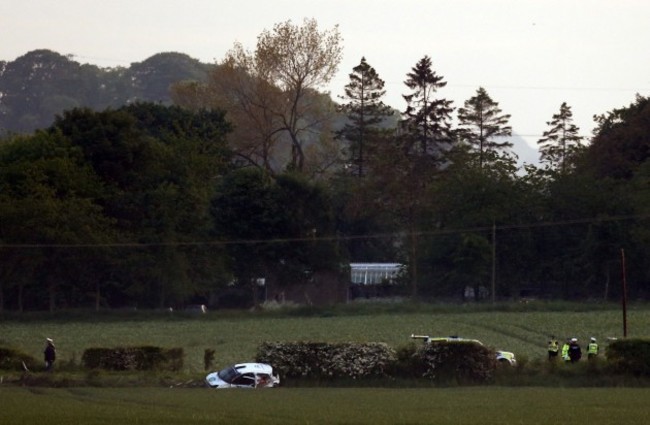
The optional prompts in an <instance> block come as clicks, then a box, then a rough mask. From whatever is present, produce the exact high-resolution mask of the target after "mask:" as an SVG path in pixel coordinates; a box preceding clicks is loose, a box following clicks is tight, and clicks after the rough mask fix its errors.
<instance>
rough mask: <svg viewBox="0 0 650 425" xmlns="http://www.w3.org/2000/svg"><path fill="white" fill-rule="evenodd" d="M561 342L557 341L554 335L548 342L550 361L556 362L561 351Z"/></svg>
mask: <svg viewBox="0 0 650 425" xmlns="http://www.w3.org/2000/svg"><path fill="white" fill-rule="evenodd" d="M559 348H560V346H559V342H558V341H557V339H555V336H554V335H551V339H549V340H548V360H549V361H554V360H555V359H556V358H557V353H558V350H559Z"/></svg>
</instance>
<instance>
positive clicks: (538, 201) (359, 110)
mask: <svg viewBox="0 0 650 425" xmlns="http://www.w3.org/2000/svg"><path fill="white" fill-rule="evenodd" d="M341 53H342V41H341V37H340V34H339V32H338V28H337V27H334V28H332V29H328V30H320V29H319V28H318V25H317V23H316V21H315V20H305V21H303V22H302V24H294V23H292V22H291V21H287V22H283V23H279V24H277V25H275V26H274V27H273V28H272V29H271V30H265V31H264V32H263V33H262V34H260V36H259V37H258V41H257V45H256V46H255V49H254V50H253V51H250V50H247V49H246V48H244V46H242V45H240V44H235V45H234V47H233V48H232V49H231V50H230V51H229V52H227V54H226V55H225V57H224V59H223V60H222V61H220V62H219V63H217V64H215V65H214V66H211V67H210V68H209V69H207V70H206V71H205V74H204V76H205V78H184V79H179V80H176V81H174V82H172V83H171V86H170V90H169V99H170V102H169V104H166V103H162V102H159V103H151V102H138V101H130V102H129V101H125V102H123V103H122V104H120V106H116V105H107V106H109V107H108V108H107V109H100V110H97V109H93V108H92V107H82V106H79V107H77V105H72V106H73V107H71V108H69V109H66V110H65V112H63V113H62V114H60V115H58V116H57V117H56V119H55V120H54V122H53V123H52V124H48V125H45V126H43V127H42V129H38V130H34V131H31V132H25V133H23V134H14V133H13V132H10V133H8V134H6V135H5V136H4V137H3V138H2V140H1V141H0V164H2V166H1V167H0V170H1V171H0V256H1V258H2V263H1V264H2V267H1V269H0V307H2V308H7V309H15V310H21V311H22V310H25V309H47V308H49V309H50V310H53V309H55V308H61V307H82V306H83V307H88V306H91V305H92V306H94V307H95V308H101V307H120V306H127V305H128V306H132V305H138V306H144V307H165V306H170V305H174V306H183V305H185V304H188V303H194V302H209V300H210V296H211V294H214V293H215V292H218V291H220V290H223V288H233V287H235V288H244V289H246V291H248V292H249V293H250V294H251V299H255V298H256V296H257V295H256V291H257V290H258V289H259V286H258V285H257V283H256V282H258V279H259V278H260V277H265V278H267V279H269V280H272V281H274V282H275V283H276V284H278V285H300V284H305V283H307V282H309V281H310V279H311V278H312V277H313V275H314V274H315V273H318V272H321V271H329V272H336V273H340V274H341V276H342V278H345V277H344V276H345V265H346V264H349V263H350V262H402V263H404V264H405V265H406V266H407V270H408V276H407V277H406V278H405V281H404V282H403V287H404V288H407V290H406V293H407V294H408V295H409V296H411V297H414V298H423V299H450V298H458V297H459V296H460V294H461V293H463V292H464V291H465V290H466V288H472V289H473V291H472V293H473V294H474V296H475V297H476V298H477V299H479V298H481V296H482V295H481V294H485V293H487V294H490V295H492V296H493V297H494V298H511V297H518V296H520V295H521V294H523V293H528V294H534V295H536V296H544V297H553V298H562V299H573V298H580V299H585V298H594V299H603V300H612V299H617V298H618V297H620V296H621V295H622V294H621V285H620V283H621V273H622V259H623V256H624V257H625V259H626V261H625V264H626V270H625V272H626V276H627V283H628V290H629V291H630V293H631V296H634V297H645V296H647V288H648V286H647V285H648V282H649V280H650V275H649V273H648V271H647V269H646V268H645V267H644V266H643V265H644V264H645V262H646V261H647V260H648V258H647V257H648V254H647V252H646V251H647V250H646V249H645V247H646V246H647V243H648V238H649V237H650V234H649V233H648V231H647V221H648V211H649V207H650V186H649V185H648V179H649V176H650V174H649V168H648V167H649V166H648V161H647V158H648V153H649V150H648V146H650V128H649V127H650V125H649V124H648V123H649V122H650V119H649V118H650V101H649V99H648V98H646V97H642V96H637V98H636V99H634V101H633V102H632V103H631V104H630V105H629V106H628V107H624V108H620V109H614V110H612V111H610V112H606V113H604V114H602V115H600V116H597V117H595V123H596V129H595V131H594V137H593V139H592V140H588V141H587V140H583V139H582V138H581V137H580V136H579V135H578V134H579V129H578V128H577V127H576V126H575V125H574V124H573V122H572V111H571V107H570V106H569V105H567V104H566V103H562V104H561V105H560V108H559V111H558V112H557V114H554V115H553V116H552V117H550V120H549V121H548V122H547V124H548V130H547V131H545V132H544V134H543V136H542V137H541V138H540V140H539V141H538V145H539V151H540V165H539V166H533V165H526V166H524V170H520V169H518V167H517V164H516V155H515V153H514V152H513V151H512V143H511V142H510V141H509V137H511V135H512V129H511V127H510V126H509V124H508V121H509V118H510V115H509V114H507V113H505V112H503V111H502V110H501V109H500V108H499V104H498V102H496V101H495V100H493V99H492V98H491V97H490V95H489V93H488V92H487V91H486V90H485V89H484V88H482V87H479V88H477V90H476V93H475V95H474V96H472V97H471V98H470V99H468V100H466V101H465V102H464V104H463V106H462V107H458V108H456V107H455V106H454V105H453V102H452V101H450V100H448V99H445V98H444V97H443V96H442V93H443V91H444V87H445V85H446V81H445V79H444V77H443V76H441V75H438V74H437V73H436V72H435V70H434V67H433V62H432V59H431V58H430V57H429V56H424V57H423V58H421V59H420V60H419V61H418V62H417V63H416V64H415V65H414V66H413V67H412V68H411V69H410V71H408V72H407V73H406V78H405V81H404V94H403V98H404V100H405V103H406V105H407V106H406V108H405V109H404V110H403V111H395V110H393V109H392V108H389V107H388V106H386V105H385V104H384V103H383V102H382V97H383V96H384V94H385V92H384V89H383V86H384V82H383V80H382V79H381V78H380V76H379V73H378V72H377V71H376V70H375V69H374V68H373V67H372V66H371V65H370V64H369V63H368V61H366V59H365V58H361V60H360V63H359V65H358V66H356V67H354V68H353V69H352V70H351V73H350V74H349V77H350V81H349V83H348V84H347V85H346V86H345V88H344V90H343V94H342V96H341V97H340V102H335V101H333V100H332V98H331V97H330V96H329V95H327V94H324V93H323V92H322V91H321V90H322V89H323V87H324V86H325V85H326V84H327V83H328V82H329V81H330V80H331V78H332V77H333V76H334V74H335V72H336V71H337V69H338V65H339V62H340V59H341ZM4 70H5V74H6V70H7V66H5V67H4ZM147 73H148V74H149V75H158V74H159V71H158V70H154V69H149V70H148V71H147ZM3 76H4V74H3ZM21 81H22V80H21ZM15 84H17V83H15ZM15 84H14V85H12V87H13V88H14V89H15V87H16V86H15ZM0 91H1V92H2V93H3V99H5V97H6V95H5V94H4V93H6V92H7V86H2V90H0ZM133 93H136V92H135V91H134V92H133ZM132 98H133V99H137V98H138V96H134V97H132ZM172 103H173V104H172ZM83 106H86V105H83ZM90 106H92V105H90ZM5 111H6V108H5ZM454 119H455V121H454ZM454 122H455V123H456V124H454Z"/></svg>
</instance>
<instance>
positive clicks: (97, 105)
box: [0, 49, 214, 134]
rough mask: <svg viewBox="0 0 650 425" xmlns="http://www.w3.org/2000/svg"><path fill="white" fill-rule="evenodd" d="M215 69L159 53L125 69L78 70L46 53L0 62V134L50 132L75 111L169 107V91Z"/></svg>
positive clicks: (80, 66)
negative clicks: (54, 124) (144, 104)
mask: <svg viewBox="0 0 650 425" xmlns="http://www.w3.org/2000/svg"><path fill="white" fill-rule="evenodd" d="M213 66H214V65H209V64H204V63H201V62H199V61H198V60H196V59H193V58H191V57H189V56H188V55H186V54H183V53H175V52H166V53H158V54H156V55H153V56H151V57H150V58H148V59H145V60H144V61H142V62H134V63H132V64H131V65H130V66H129V67H128V68H124V67H117V68H100V67H97V66H96V65H90V64H81V63H79V62H76V61H74V60H72V57H71V56H64V55H61V54H59V53H56V52H53V51H51V50H47V49H40V50H34V51H31V52H29V53H27V54H25V55H23V56H20V57H18V58H16V59H15V60H14V61H11V62H6V61H0V134H2V133H3V132H11V133H31V132H33V131H34V130H36V129H40V128H46V127H49V126H50V125H51V124H52V122H53V121H54V119H55V117H56V116H57V115H60V114H62V113H63V112H64V111H66V110H70V109H73V108H75V107H85V108H90V109H93V110H104V109H106V108H109V107H111V108H119V107H121V106H124V105H125V104H128V103H132V102H136V101H143V102H154V103H161V104H171V94H170V91H169V88H170V86H171V85H172V84H174V83H176V82H179V81H183V80H195V81H204V80H206V79H207V75H208V72H209V70H210V69H211V68H212V67H213Z"/></svg>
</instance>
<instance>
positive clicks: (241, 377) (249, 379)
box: [205, 363, 280, 388]
mask: <svg viewBox="0 0 650 425" xmlns="http://www.w3.org/2000/svg"><path fill="white" fill-rule="evenodd" d="M205 382H206V383H207V384H208V386H210V387H212V388H274V387H277V386H279V385H280V376H279V375H278V374H276V373H274V371H273V367H272V366H271V365H268V364H266V363H238V364H234V365H232V366H228V367H227V368H225V369H222V370H220V371H219V372H213V373H211V374H209V375H208V376H206V377H205Z"/></svg>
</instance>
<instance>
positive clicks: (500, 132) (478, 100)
mask: <svg viewBox="0 0 650 425" xmlns="http://www.w3.org/2000/svg"><path fill="white" fill-rule="evenodd" d="M501 112H502V111H501V109H499V104H498V103H497V102H495V101H493V100H492V98H490V95H488V93H487V91H485V89H484V88H483V87H479V88H478V90H477V91H476V95H475V96H473V97H471V98H470V99H469V100H466V101H465V107H464V108H460V109H459V110H458V121H459V131H458V133H459V138H460V140H461V141H463V142H464V143H467V144H468V145H469V146H470V147H471V149H472V150H473V151H475V152H477V153H478V156H479V168H480V169H483V163H484V162H485V161H486V160H487V158H488V156H487V155H486V154H488V153H496V152H497V151H504V150H507V149H510V148H512V143H511V142H509V141H507V140H506V141H499V140H498V139H497V138H503V137H508V136H511V135H512V128H511V127H510V126H509V125H507V124H508V120H509V119H510V115H509V114H502V113H501Z"/></svg>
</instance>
